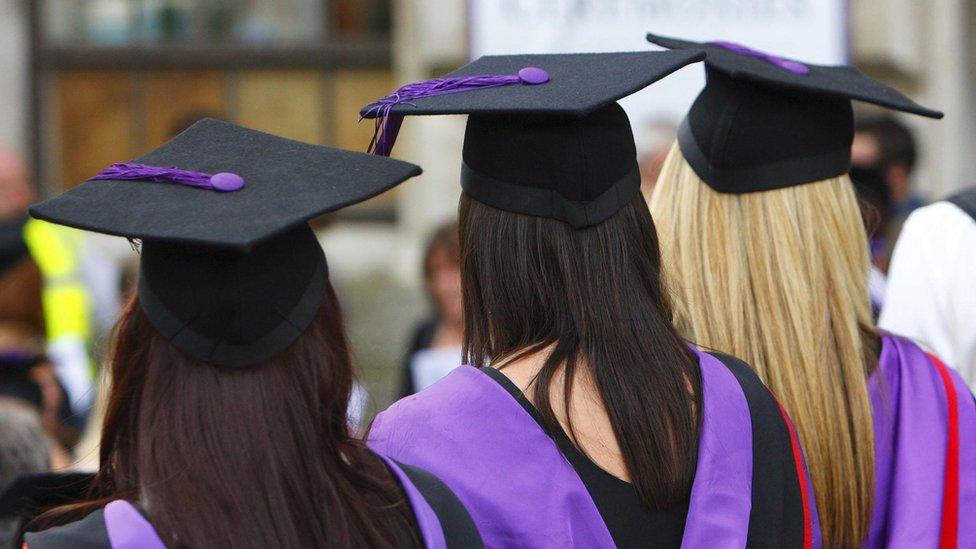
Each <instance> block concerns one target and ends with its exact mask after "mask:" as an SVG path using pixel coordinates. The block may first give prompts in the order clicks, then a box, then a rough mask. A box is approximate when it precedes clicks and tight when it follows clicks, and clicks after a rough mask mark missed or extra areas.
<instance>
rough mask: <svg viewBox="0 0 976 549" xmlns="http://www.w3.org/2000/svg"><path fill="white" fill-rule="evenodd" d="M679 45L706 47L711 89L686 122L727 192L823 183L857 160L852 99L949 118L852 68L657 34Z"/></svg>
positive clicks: (711, 181)
mask: <svg viewBox="0 0 976 549" xmlns="http://www.w3.org/2000/svg"><path fill="white" fill-rule="evenodd" d="M647 40H648V41H649V42H652V43H654V44H657V45H659V46H663V47H665V48H669V49H672V50H686V49H693V50H699V49H704V50H705V52H706V55H707V58H706V59H705V88H704V89H703V90H702V92H701V93H700V94H699V95H698V98H697V99H696V100H695V102H694V104H692V106H691V109H690V110H689V112H688V115H687V116H686V117H685V119H684V121H683V122H682V123H681V125H680V126H679V129H678V145H679V146H680V147H681V152H682V154H683V156H684V157H685V159H686V160H687V161H688V164H689V165H691V167H692V168H693V169H694V170H695V173H697V174H698V176H699V177H701V179H702V180H703V181H704V182H705V183H707V184H708V185H709V186H710V187H712V188H713V189H715V190H716V191H718V192H722V193H748V192H756V191H766V190H771V189H778V188H783V187H789V186H794V185H800V184H803V183H811V182H814V181H820V180H823V179H827V178H830V177H836V176H839V175H842V174H845V173H847V172H848V171H849V170H850V167H851V141H852V140H853V138H854V115H853V111H852V108H851V100H852V99H856V100H859V101H864V102H867V103H873V104H875V105H880V106H882V107H886V108H889V109H893V110H897V111H902V112H907V113H912V114H918V115H921V116H927V117H929V118H942V113H941V112H939V111H935V110H932V109H928V108H926V107H923V106H921V105H919V104H918V103H915V102H914V101H912V100H911V99H909V98H908V97H905V96H904V95H903V94H901V93H900V92H898V91H897V90H894V89H892V88H889V87H888V86H885V85H883V84H880V83H878V82H876V81H874V80H872V79H870V78H868V77H866V76H864V75H863V74H861V73H860V72H859V71H858V70H857V69H856V68H854V67H849V66H824V65H813V64H810V63H804V62H800V61H796V60H793V59H786V58H782V57H778V56H776V55H773V54H770V53H766V52H762V51H758V50H754V49H751V48H749V47H747V46H743V45H740V44H735V43H732V42H708V43H700V42H691V41H686V40H678V39H675V38H668V37H664V36H658V35H655V34H648V35H647Z"/></svg>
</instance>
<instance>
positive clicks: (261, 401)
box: [31, 285, 411, 547]
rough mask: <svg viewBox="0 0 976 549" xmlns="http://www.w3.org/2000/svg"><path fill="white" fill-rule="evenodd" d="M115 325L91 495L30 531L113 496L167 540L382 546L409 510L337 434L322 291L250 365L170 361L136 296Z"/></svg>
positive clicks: (336, 327)
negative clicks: (299, 323)
mask: <svg viewBox="0 0 976 549" xmlns="http://www.w3.org/2000/svg"><path fill="white" fill-rule="evenodd" d="M116 330H117V340H116V344H115V349H114V354H113V360H112V363H111V372H110V375H111V382H112V383H111V392H110V394H109V397H108V405H107V411H106V415H105V420H104V425H103V428H102V439H101V454H100V467H99V471H98V474H97V476H96V478H95V481H94V487H93V494H92V496H93V499H92V501H88V502H85V503H82V504H78V505H75V506H70V507H63V508H60V509H56V510H55V511H54V512H52V513H49V514H48V515H45V516H42V517H41V519H39V520H38V521H37V523H36V524H34V525H32V528H31V529H38V526H40V527H47V526H49V525H51V524H54V523H59V522H65V521H67V520H74V519H77V518H80V517H81V516H84V515H85V514H87V513H88V512H90V511H92V510H94V509H95V508H97V507H100V506H102V505H104V504H105V503H107V502H108V501H110V500H112V499H117V498H125V499H128V500H130V501H134V502H138V503H141V504H142V505H144V506H145V508H146V509H147V512H148V514H149V515H150V517H151V519H152V523H153V526H154V527H155V528H156V530H157V532H159V534H160V536H161V537H162V539H163V541H164V542H166V544H167V545H168V546H187V547H215V546H224V547H229V546H234V547H312V546H315V547H324V546H341V547H389V546H393V545H394V542H395V539H396V536H395V535H393V534H394V532H395V531H396V530H395V526H394V521H395V520H394V517H393V515H392V513H391V512H390V511H391V509H392V508H394V507H399V508H400V512H404V513H406V516H410V515H409V511H404V510H403V508H404V507H406V503H405V500H404V498H403V497H402V492H400V491H399V490H398V489H397V488H396V485H395V484H394V481H393V479H392V477H391V476H390V474H389V473H388V471H387V470H386V469H385V467H384V466H383V465H382V463H381V462H380V461H379V460H378V458H377V457H376V456H374V455H373V454H371V453H370V452H369V450H367V449H366V448H365V446H363V444H362V443H361V442H359V441H358V440H356V439H354V438H353V437H352V435H351V434H350V426H349V423H348V421H347V417H346V408H347V405H348V402H349V398H350V394H351V391H352V385H353V372H352V368H351V365H350V356H349V350H348V346H347V342H346V338H345V332H344V330H343V327H342V320H341V312H340V310H339V304H338V302H337V300H336V296H335V293H334V292H333V290H332V287H331V285H330V286H329V287H328V289H327V292H326V295H325V299H324V301H323V303H322V306H321V307H320V309H319V311H318V314H317V316H316V317H315V319H314V320H313V321H312V323H311V325H310V326H309V327H308V328H307V329H306V330H305V332H304V333H303V334H302V335H301V336H300V337H299V338H298V340H296V341H295V342H294V343H293V344H292V345H291V346H290V347H289V348H288V349H286V350H285V351H284V352H283V353H281V354H280V355H279V356H277V357H275V358H274V359H272V360H269V361H267V362H265V363H263V364H260V365H257V366H254V367H248V368H242V369H233V370H232V369H221V368H217V367H214V366H210V365H207V364H204V363H202V362H200V361H198V360H196V359H193V358H190V357H188V356H186V355H184V354H182V353H181V352H180V351H179V350H177V349H176V348H175V347H173V346H172V345H170V344H169V342H168V341H166V339H164V338H163V337H162V336H161V335H160V334H159V333H158V332H156V330H155V329H153V328H152V326H151V325H150V324H149V321H148V319H147V318H146V316H145V314H144V313H143V312H142V309H141V308H140V307H139V304H138V301H137V300H136V299H132V300H130V301H129V303H128V305H127V307H126V310H125V312H124V314H123V315H122V318H121V320H120V321H119V324H118V326H117V328H116ZM408 520H411V519H408Z"/></svg>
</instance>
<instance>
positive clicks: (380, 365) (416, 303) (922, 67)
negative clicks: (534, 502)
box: [0, 0, 976, 535]
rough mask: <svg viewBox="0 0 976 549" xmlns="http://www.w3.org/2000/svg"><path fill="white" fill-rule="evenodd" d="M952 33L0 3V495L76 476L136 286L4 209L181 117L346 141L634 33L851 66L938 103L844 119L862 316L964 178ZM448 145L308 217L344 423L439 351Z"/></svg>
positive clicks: (123, 246)
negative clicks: (9, 487)
mask: <svg viewBox="0 0 976 549" xmlns="http://www.w3.org/2000/svg"><path fill="white" fill-rule="evenodd" d="M974 23H976V3H974V2H971V1H968V0H925V1H923V2H919V1H916V0H727V1H721V0H711V1H706V0H698V1H690V0H689V1H685V2H675V1H671V0H601V1H596V0H582V1H570V0H466V1H465V0H274V1H271V0H207V1H191V0H70V1H68V0H36V1H26V0H0V75H2V78H0V363H2V364H0V366H2V369H0V475H2V476H0V489H2V488H3V486H4V485H5V484H6V483H8V482H9V481H10V480H11V479H12V478H14V477H15V476H17V474H19V473H22V472H29V471H35V470H43V469H48V468H62V467H67V466H69V465H70V464H72V463H74V464H75V466H78V467H92V466H94V464H95V463H97V450H96V449H95V448H94V447H93V444H92V443H91V442H89V441H91V440H94V438H95V437H93V433H92V432H91V431H92V429H91V428H90V425H92V424H94V423H95V422H92V421H90V420H91V418H93V417H98V414H99V406H98V390H97V389H98V384H99V371H100V364H101V363H102V361H103V360H104V357H105V356H106V352H107V349H106V342H107V340H108V338H109V335H110V332H111V329H112V326H111V322H112V319H114V318H115V316H116V314H117V311H118V309H119V307H120V304H121V302H122V300H123V299H124V296H125V295H126V292H129V291H130V290H131V287H132V282H133V280H134V278H135V277H136V276H137V273H136V272H135V264H136V254H135V253H134V252H133V250H132V246H131V245H130V243H129V242H127V241H125V240H124V239H117V238H111V237H104V236H99V235H95V234H91V233H88V234H82V233H80V232H76V231H72V230H69V229H65V228H59V227H53V226H51V225H47V224H44V223H40V222H26V223H25V219H24V212H25V208H26V206H27V205H28V204H30V203H31V202H33V201H35V200H37V199H39V198H43V197H47V196H50V195H53V194H56V193H58V192H60V191H62V190H64V189H67V188H70V187H71V186H73V185H75V184H77V183H80V182H82V181H84V180H86V179H87V178H88V177H90V176H92V175H93V174H95V173H97V172H98V171H100V170H101V169H102V168H104V167H106V166H108V165H109V164H111V163H113V162H116V161H122V160H127V159H131V158H134V157H137V156H139V155H140V154H142V153H143V152H146V151H148V150H150V149H152V148H154V147H156V146H157V145H159V144H160V143H162V142H164V141H166V140H167V139H169V138H171V137H172V136H173V135H175V134H176V133H178V132H180V131H182V130H183V129H185V128H186V127H187V126H189V125H190V124H191V123H193V122H194V121H196V120H198V119H200V118H203V117H213V118H221V119H226V120H230V121H233V122H236V123H238V124H242V125H245V126H249V127H252V128H255V129H259V130H265V131H269V132H272V133H275V134H278V135H282V136H286V137H290V138H294V139H298V140H303V141H308V142H314V143H320V144H326V145H330V146H335V147H342V148H348V149H354V150H364V149H365V148H366V145H367V144H368V142H369V139H370V136H371V134H372V130H373V127H372V125H371V124H370V123H368V122H363V123H360V122H359V120H358V111H359V108H360V107H361V106H362V105H363V104H365V103H367V102H368V101H370V100H371V99H374V98H378V97H380V96H383V95H385V94H386V93H387V92H388V91H389V90H391V89H393V88H395V87H396V86H398V85H400V84H403V83H405V82H408V81H414V80H421V79H426V78H430V77H433V76H436V75H440V74H443V73H445V72H448V71H450V70H452V69H453V68H455V67H457V66H460V65H462V64H464V63H465V62H467V61H468V60H470V59H472V58H474V57H477V56H478V55H481V54H485V53H513V52H549V51H595V50H604V51H606V50H638V49H650V48H651V46H649V45H647V44H646V42H645V41H644V36H643V33H644V32H646V31H655V32H661V33H665V34H671V35H675V36H684V37H687V38H692V39H694V38H709V39H717V38H722V39H730V40H736V41H742V42H745V43H748V44H749V45H751V46H756V47H760V48H763V49H769V50H771V51H775V52H777V53H780V54H784V55H787V56H791V57H797V58H799V59H803V60H806V61H812V62H820V63H844V62H852V63H853V64H855V65H857V66H858V67H859V68H860V69H861V70H862V71H863V72H865V73H867V74H869V75H870V76H872V77H875V78H878V79H880V80H882V81H885V82H887V83H890V84H893V85H895V86H896V87H898V88H899V89H902V90H906V91H908V92H909V93H910V94H911V95H913V96H914V97H915V98H916V99H918V100H920V101H922V102H923V103H925V104H931V105H935V106H937V107H939V108H941V109H943V110H944V111H945V112H946V119H945V120H944V121H943V122H941V123H939V124H926V125H924V127H922V126H921V125H920V126H919V127H918V128H917V129H916V128H915V127H913V124H916V123H918V121H917V120H908V119H907V118H906V119H905V120H902V119H900V118H898V117H894V116H891V115H889V114H882V113H880V112H878V111H874V110H871V109H867V108H863V109H861V110H859V111H858V113H857V114H858V122H857V132H856V137H855V141H854V149H853V159H854V164H855V166H854V174H853V175H854V176H855V177H854V179H855V181H856V185H857V188H858V191H859V194H860V195H861V197H862V198H863V199H864V202H865V204H867V205H868V206H866V208H865V218H866V221H867V223H868V226H869V228H870V229H871V230H872V231H873V234H874V238H873V240H872V252H873V255H874V262H875V267H876V269H875V273H874V274H873V278H872V292H873V293H872V295H873V298H874V299H875V300H876V301H877V302H878V303H880V301H881V300H883V298H884V273H885V270H886V268H887V264H888V260H889V258H890V253H891V249H892V246H893V244H894V242H895V241H896V239H897V235H898V231H899V226H900V223H901V222H902V221H903V220H904V219H905V217H906V216H907V214H908V213H909V212H910V211H911V210H913V209H914V208H917V207H919V206H920V205H923V204H925V203H927V202H930V201H932V200H936V199H939V198H941V197H943V196H945V195H947V194H950V193H951V192H952V191H954V190H956V189H958V188H962V187H964V186H967V185H971V184H972V180H971V174H972V173H974V171H976V170H974V168H976V155H974V154H973V153H972V151H973V150H974V147H976V109H974V108H972V105H971V103H972V102H973V101H974V99H973V98H974V95H976V94H974V91H976V71H973V70H972V69H973V63H974V62H976V55H974V54H976V42H974V41H976V33H972V32H970V30H971V29H972V28H973V26H974ZM631 34H632V35H631ZM683 72H685V73H688V74H687V75H684V76H682V78H683V79H684V80H683V81H682V80H681V79H677V80H678V82H676V83H675V84H673V87H671V88H668V87H666V86H665V87H663V89H658V88H657V87H655V89H652V90H648V91H645V92H642V93H639V94H636V95H635V96H634V97H633V98H629V99H628V100H627V101H625V102H623V104H624V106H625V107H626V108H627V109H628V111H629V113H630V115H631V120H632V123H633V125H634V132H635V136H636V138H637V141H638V146H639V149H640V163H641V170H642V180H643V186H644V189H645V192H647V191H649V190H650V189H651V188H652V187H653V185H654V181H655V179H656V177H657V174H658V171H659V169H660V165H661V163H662V162H663V160H664V157H665V155H666V154H667V151H668V149H669V147H670V145H671V143H672V142H673V139H674V133H675V128H676V124H677V123H678V121H679V120H678V117H679V116H680V114H681V113H682V112H683V111H684V110H685V109H686V108H687V106H688V104H690V101H691V100H692V98H693V97H694V95H695V93H696V92H697V86H700V83H701V68H700V67H695V68H689V69H685V70H684V71H683ZM668 86H672V84H670V83H668ZM439 118H440V117H439ZM462 131H463V120H460V118H459V117H454V118H452V117H443V118H440V119H437V120H434V119H431V120H423V121H417V123H415V124H411V125H409V127H407V128H404V131H403V133H402V136H401V138H400V140H399V144H398V150H397V151H396V152H397V154H396V156H402V157H404V158H409V159H410V160H411V161H413V162H416V163H418V164H420V165H422V166H423V167H424V169H425V174H424V175H423V176H422V177H419V178H416V179H414V180H412V181H410V182H408V183H406V184H404V185H402V186H400V187H398V188H396V189H394V190H392V191H389V192H388V193H386V194H384V195H382V196H380V197H377V198H376V199H374V200H371V201H368V202H367V203H364V204H361V205H358V206H355V207H352V208H348V209H345V210H343V211H341V212H340V213H338V214H335V215H332V216H328V217H326V218H323V219H319V220H317V221H316V223H315V226H316V228H317V232H318V234H319V236H320V240H321V242H322V244H323V246H324V247H325V249H326V252H327V255H328V257H329V260H330V271H331V273H332V279H333V283H334V284H335V285H336V287H337V289H338V291H339V292H340V294H341V299H342V301H343V305H344V308H345V313H346V315H347V320H348V326H349V330H350V335H351V338H352V344H353V349H354V354H355V358H356V360H357V365H358V368H359V370H360V372H361V379H362V386H361V388H360V389H361V390H360V391H359V393H358V395H357V397H356V402H355V403H354V415H355V417H354V418H353V420H354V421H356V422H358V423H360V424H365V423H367V422H368V420H369V419H370V418H371V417H372V414H373V413H374V412H375V410H377V409H383V408H384V407H385V406H387V405H388V404H389V403H391V402H392V401H394V400H396V399H397V398H399V397H401V396H404V395H406V394H409V393H411V392H413V391H416V390H419V389H420V388H423V387H425V386H427V385H429V384H430V383H432V382H433V381H436V380H437V379H438V378H439V377H441V376H442V375H444V374H445V373H446V372H447V371H448V370H449V369H451V368H452V367H453V366H455V365H456V364H458V361H459V359H460V353H461V349H460V340H461V325H460V323H461V298H460V273H459V270H458V259H459V250H458V243H457V233H456V229H454V228H453V225H452V224H453V222H454V217H455V211H454V210H455V207H456V204H457V198H458V195H459V188H458V187H457V185H456V181H457V171H458V168H459V166H460V164H459V158H460V137H461V135H462ZM0 535H2V532H0Z"/></svg>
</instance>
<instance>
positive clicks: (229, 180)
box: [90, 162, 244, 192]
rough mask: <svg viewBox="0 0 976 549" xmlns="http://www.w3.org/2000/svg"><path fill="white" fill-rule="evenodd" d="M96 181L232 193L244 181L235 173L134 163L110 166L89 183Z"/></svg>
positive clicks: (238, 188) (242, 185)
mask: <svg viewBox="0 0 976 549" xmlns="http://www.w3.org/2000/svg"><path fill="white" fill-rule="evenodd" d="M98 180H140V181H154V182H157V183H175V184H177V185H185V186H187V187H197V188H200V189H209V190H211V191H220V192H232V191H236V190H240V189H241V188H242V187H244V179H242V178H241V176H239V175H237V174H235V173H229V172H220V173H216V174H213V175H211V174H208V173H202V172H194V171H191V170H181V169H179V168H173V167H160V166H147V165H145V164H136V163H135V162H123V163H120V164H112V165H111V166H109V167H108V168H105V169H104V170H102V171H101V172H99V173H98V175H96V176H95V177H93V178H91V179H90V181H98Z"/></svg>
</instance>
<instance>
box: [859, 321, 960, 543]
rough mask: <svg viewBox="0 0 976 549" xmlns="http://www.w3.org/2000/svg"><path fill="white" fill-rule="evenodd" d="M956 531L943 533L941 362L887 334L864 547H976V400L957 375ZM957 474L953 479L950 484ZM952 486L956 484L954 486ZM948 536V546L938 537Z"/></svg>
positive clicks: (945, 419) (875, 381)
mask: <svg viewBox="0 0 976 549" xmlns="http://www.w3.org/2000/svg"><path fill="white" fill-rule="evenodd" d="M947 379H948V380H951V383H952V386H950V387H952V388H954V389H955V393H956V413H957V421H958V422H957V425H956V427H957V429H958V434H957V436H958V496H957V497H955V498H951V499H952V500H953V501H949V502H947V503H948V505H953V504H954V505H957V509H958V521H957V522H958V524H957V525H956V526H955V529H956V530H957V531H956V532H943V531H942V530H943V510H944V498H945V494H946V488H947V487H946V479H947V474H946V456H947V450H948V446H947V444H948V440H949V409H948V406H949V401H948V395H947V392H946V383H945V382H944V381H943V378H942V376H941V375H940V372H939V365H937V364H936V363H935V362H934V361H933V360H932V359H930V358H929V356H928V355H926V354H925V352H924V351H922V349H920V348H919V347H918V346H917V345H915V344H914V343H912V342H910V341H908V340H907V339H904V338H900V337H895V336H890V335H889V336H884V337H883V339H882V350H881V358H880V360H879V362H878V368H877V369H876V371H875V372H874V374H873V375H872V376H871V379H870V380H869V390H870V393H871V403H872V406H873V409H874V438H875V470H876V473H875V506H874V513H873V517H872V522H871V530H870V533H869V536H868V540H867V543H866V544H865V547H867V548H871V549H873V548H880V547H889V548H893V547H953V546H954V545H952V542H953V541H955V543H957V544H958V545H957V546H958V547H973V546H976V403H974V401H973V396H972V393H970V392H969V389H968V387H967V386H966V384H965V382H963V380H962V378H960V377H959V375H958V374H956V373H955V371H951V370H949V371H948V372H947ZM952 476H953V475H952V474H951V473H950V474H949V475H948V478H949V479H950V480H951V478H952ZM950 488H952V487H950ZM940 539H942V540H943V541H942V543H941V544H940V543H939V540H940Z"/></svg>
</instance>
